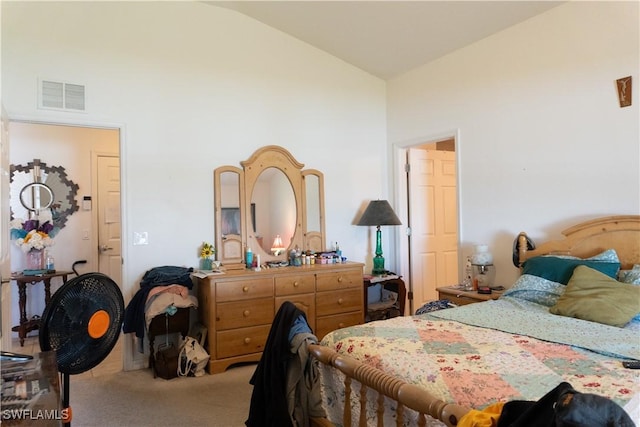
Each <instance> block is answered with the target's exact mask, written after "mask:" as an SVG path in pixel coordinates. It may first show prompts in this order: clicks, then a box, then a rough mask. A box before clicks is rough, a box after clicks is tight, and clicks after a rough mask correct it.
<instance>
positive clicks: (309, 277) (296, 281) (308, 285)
mask: <svg viewBox="0 0 640 427" xmlns="http://www.w3.org/2000/svg"><path fill="white" fill-rule="evenodd" d="M275 283H276V286H275V289H276V296H281V295H294V294H308V293H312V292H313V291H314V290H315V284H316V278H315V277H314V275H313V274H306V275H295V276H283V277H276V279H275Z"/></svg>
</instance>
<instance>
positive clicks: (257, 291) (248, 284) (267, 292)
mask: <svg viewBox="0 0 640 427" xmlns="http://www.w3.org/2000/svg"><path fill="white" fill-rule="evenodd" d="M272 296H273V278H271V277H266V278H260V279H251V280H235V281H228V282H217V283H216V301H218V302H225V301H237V300H243V299H253V298H266V297H272Z"/></svg>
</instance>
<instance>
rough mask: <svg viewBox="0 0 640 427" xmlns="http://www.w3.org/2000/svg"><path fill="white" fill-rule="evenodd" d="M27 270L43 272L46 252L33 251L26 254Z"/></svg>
mask: <svg viewBox="0 0 640 427" xmlns="http://www.w3.org/2000/svg"><path fill="white" fill-rule="evenodd" d="M26 261H27V266H26V268H27V270H42V268H43V266H44V251H43V250H42V249H31V250H30V251H29V252H27V254H26Z"/></svg>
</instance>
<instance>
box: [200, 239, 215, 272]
mask: <svg viewBox="0 0 640 427" xmlns="http://www.w3.org/2000/svg"><path fill="white" fill-rule="evenodd" d="M215 253H216V250H215V249H214V247H213V245H212V244H211V243H207V242H202V245H201V246H200V268H201V269H202V270H212V269H213V261H212V259H211V257H212V256H213V255H215Z"/></svg>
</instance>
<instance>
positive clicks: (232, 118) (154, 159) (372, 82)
mask: <svg viewBox="0 0 640 427" xmlns="http://www.w3.org/2000/svg"><path fill="white" fill-rule="evenodd" d="M0 7H1V8H2V53H1V54H2V88H3V92H2V104H3V105H4V107H5V108H6V110H7V113H8V115H9V117H10V118H14V119H15V118H27V119H31V120H34V119H35V120H49V121H64V122H72V123H91V124H107V125H116V126H118V127H121V128H122V130H123V132H122V135H121V141H122V147H121V157H122V177H123V209H124V213H123V244H124V247H123V254H124V256H125V264H124V267H123V268H124V271H123V274H124V275H123V281H124V282H125V283H123V287H124V289H125V298H126V299H127V300H128V299H129V298H130V297H131V296H132V295H133V294H134V292H135V291H136V290H137V289H138V282H139V279H140V278H141V276H142V275H143V274H144V272H145V271H146V270H148V269H149V268H151V267H155V266H159V265H165V264H171V265H196V264H197V248H198V247H199V245H200V244H201V243H202V241H203V240H206V241H214V238H213V233H214V224H213V218H214V215H213V170H214V169H215V168H216V167H218V166H221V165H225V164H231V165H236V166H239V162H240V161H241V160H245V159H247V158H248V157H249V156H250V155H251V154H252V153H253V152H254V151H255V150H256V149H257V148H259V147H261V146H264V145H269V144H277V145H281V146H283V147H285V148H286V149H287V150H289V151H290V152H291V153H292V154H293V156H295V157H296V159H297V160H298V161H300V162H301V163H304V164H305V168H314V169H319V170H321V171H322V172H323V173H324V174H325V198H326V206H325V208H326V226H327V241H328V242H332V241H339V242H340V244H341V248H342V250H343V252H344V253H345V256H347V257H349V259H351V260H354V261H365V258H369V260H368V262H369V263H370V262H371V261H370V257H371V256H372V255H371V254H367V247H366V236H367V229H366V228H363V227H356V226H353V225H351V224H352V221H354V219H357V218H358V210H359V209H361V205H362V204H363V203H364V202H365V201H367V200H369V199H375V198H379V197H386V196H387V194H386V192H387V174H386V171H385V170H384V166H385V165H386V164H387V153H386V151H385V146H386V106H385V105H386V100H385V83H384V82H383V81H382V80H380V79H378V78H375V77H372V76H371V75H369V74H367V73H364V72H362V71H360V70H358V69H356V68H354V67H352V66H350V65H348V64H346V63H345V62H343V61H340V60H338V59H336V58H334V57H332V56H330V55H328V54H326V53H324V52H321V51H319V50H317V49H315V48H312V47H310V46H309V45H307V44H305V43H302V42H300V41H298V40H296V39H293V38H291V37H289V36H287V35H285V34H283V33H281V32H279V31H275V30H273V29H272V28H270V27H267V26H265V25H262V24H260V23H258V22H256V21H255V20H253V19H250V18H247V17H245V16H243V15H241V14H238V13H236V12H234V11H230V10H227V9H223V8H217V7H213V6H208V5H205V4H203V3H200V2H37V3H36V2H2V3H1V4H0ZM52 17H55V19H52ZM38 78H49V79H59V80H62V81H66V82H72V83H73V82H78V83H82V84H85V85H86V87H87V112H86V114H71V113H62V112H51V111H44V110H38V109H37V108H36V100H37V92H36V89H37V81H38ZM12 151H13V150H12ZM44 160H45V159H44V158H43V161H44ZM135 231H146V232H148V233H149V241H150V244H149V245H148V246H132V245H131V242H132V239H131V237H132V234H133V232H135ZM129 367H130V366H129Z"/></svg>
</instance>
